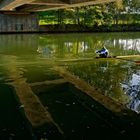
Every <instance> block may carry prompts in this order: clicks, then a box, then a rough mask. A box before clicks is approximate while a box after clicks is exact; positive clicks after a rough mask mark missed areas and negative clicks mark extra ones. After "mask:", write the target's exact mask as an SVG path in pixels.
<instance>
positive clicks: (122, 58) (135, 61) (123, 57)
mask: <svg viewBox="0 0 140 140" xmlns="http://www.w3.org/2000/svg"><path fill="white" fill-rule="evenodd" d="M132 57H139V58H140V55H126V56H113V58H116V59H121V60H125V61H129V62H133V63H136V64H140V60H130V59H125V58H132Z"/></svg>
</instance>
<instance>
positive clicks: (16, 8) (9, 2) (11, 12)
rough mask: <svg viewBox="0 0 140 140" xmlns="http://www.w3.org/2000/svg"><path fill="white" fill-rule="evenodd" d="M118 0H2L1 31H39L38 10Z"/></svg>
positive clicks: (0, 8) (0, 2)
mask: <svg viewBox="0 0 140 140" xmlns="http://www.w3.org/2000/svg"><path fill="white" fill-rule="evenodd" d="M114 1H117V0H0V33H2V32H6V33H7V32H37V31H38V18H37V14H36V13H37V12H39V11H47V10H57V9H64V8H70V7H80V6H86V5H96V4H105V3H109V2H114Z"/></svg>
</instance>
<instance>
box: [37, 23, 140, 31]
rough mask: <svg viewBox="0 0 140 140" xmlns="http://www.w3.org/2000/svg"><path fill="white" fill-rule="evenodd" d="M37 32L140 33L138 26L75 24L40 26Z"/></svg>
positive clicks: (139, 25) (139, 26)
mask: <svg viewBox="0 0 140 140" xmlns="http://www.w3.org/2000/svg"><path fill="white" fill-rule="evenodd" d="M39 32H45V33H69V32H140V24H129V25H127V24H121V25H111V26H106V25H100V26H93V27H89V26H83V25H76V24H62V25H60V24H55V25H40V26H39Z"/></svg>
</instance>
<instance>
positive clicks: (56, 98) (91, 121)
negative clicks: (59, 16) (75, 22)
mask: <svg viewBox="0 0 140 140" xmlns="http://www.w3.org/2000/svg"><path fill="white" fill-rule="evenodd" d="M103 46H105V47H106V48H107V49H108V50H109V52H110V55H111V56H124V55H139V54H140V32H136V33H133V32H131V33H86V34H78V33H76V34H74V33H73V34H11V35H10V34H9V35H0V113H1V115H0V139H2V140H10V139H19V140H21V139H23V140H25V139H26V140H28V139H29V140H30V139H37V140H38V139H39V140H46V139H52V140H55V139H56V140H57V139H59V136H58V138H56V137H57V136H55V132H53V131H49V130H48V128H47V130H46V129H45V128H43V130H37V131H36V132H35V134H34V132H33V131H34V130H33V128H32V126H31V124H30V123H29V121H28V119H27V118H26V116H25V114H24V111H23V110H21V103H20V99H19V98H18V96H17V94H16V90H15V87H16V86H17V85H16V83H18V81H19V82H20V81H22V80H23V79H24V81H25V83H26V84H25V85H26V86H28V87H30V88H31V89H32V91H33V92H34V94H35V95H36V96H37V97H38V98H39V100H40V101H41V103H42V104H43V106H44V107H47V109H48V111H49V112H50V114H51V116H52V118H53V119H54V121H55V122H56V123H57V124H58V126H59V128H60V129H61V130H62V131H63V132H64V134H63V135H64V139H66V140H67V139H69V140H72V139H74V138H75V139H77V140H88V139H91V137H92V136H93V133H94V136H96V137H99V138H100V137H101V136H100V132H103V135H105V134H108V136H107V137H106V138H110V137H109V135H110V128H111V127H110V126H107V125H103V124H105V123H104V121H103V120H101V119H100V118H99V117H97V116H96V115H93V114H91V112H90V111H89V110H87V109H86V108H84V107H83V106H82V105H81V104H80V103H79V101H78V100H77V98H76V97H75V96H74V94H73V93H72V92H71V90H70V89H71V87H70V86H69V85H68V83H60V84H48V85H45V84H44V81H50V82H52V81H54V80H56V81H57V80H59V79H62V77H61V76H60V75H59V73H57V72H56V71H54V70H53V67H54V66H60V67H63V68H64V69H66V70H68V71H69V72H71V73H72V74H74V75H75V76H77V77H78V78H80V79H83V80H84V81H85V82H86V83H87V84H89V85H90V86H94V87H96V89H97V91H99V92H101V93H102V94H104V95H105V96H108V97H110V98H112V99H113V100H114V102H119V103H121V104H123V105H124V106H126V107H127V108H129V109H131V110H133V111H134V112H136V113H138V114H139V113H140V65H139V64H137V63H135V62H133V61H134V60H136V61H139V60H140V57H132V58H128V61H127V60H121V59H114V58H113V59H112V58H107V59H96V58H95V57H96V56H97V54H95V51H96V50H98V49H100V48H102V47H103ZM88 58H90V59H92V58H93V60H90V61H84V59H85V60H86V59H88ZM129 60H131V61H129ZM19 89H20V90H24V89H22V85H21V87H19ZM113 133H115V131H113V130H112V135H113ZM114 135H115V134H114ZM114 135H113V136H114ZM111 138H112V137H111ZM60 139H61V138H60Z"/></svg>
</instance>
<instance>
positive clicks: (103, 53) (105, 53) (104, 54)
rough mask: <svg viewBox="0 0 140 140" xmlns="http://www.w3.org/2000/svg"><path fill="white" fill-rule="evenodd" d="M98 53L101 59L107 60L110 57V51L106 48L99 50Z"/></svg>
mask: <svg viewBox="0 0 140 140" xmlns="http://www.w3.org/2000/svg"><path fill="white" fill-rule="evenodd" d="M96 53H97V54H99V57H101V58H107V57H108V55H109V51H108V50H107V49H106V47H103V48H102V49H101V50H97V51H96Z"/></svg>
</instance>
